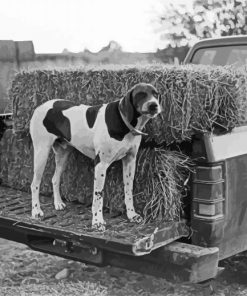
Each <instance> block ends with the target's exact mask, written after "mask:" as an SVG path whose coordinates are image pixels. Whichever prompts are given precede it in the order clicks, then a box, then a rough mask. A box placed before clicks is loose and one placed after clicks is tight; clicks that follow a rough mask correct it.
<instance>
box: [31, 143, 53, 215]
mask: <svg viewBox="0 0 247 296" xmlns="http://www.w3.org/2000/svg"><path fill="white" fill-rule="evenodd" d="M50 149H51V145H49V144H48V143H47V144H46V145H44V143H43V144H41V143H40V145H35V146H34V175H33V181H32V184H31V191H32V217H33V218H35V219H37V218H39V217H42V216H44V213H43V211H42V210H41V207H40V200H39V189H40V183H41V179H42V175H43V172H44V169H45V165H46V162H47V159H48V155H49V152H50Z"/></svg>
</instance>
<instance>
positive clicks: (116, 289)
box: [0, 239, 247, 296]
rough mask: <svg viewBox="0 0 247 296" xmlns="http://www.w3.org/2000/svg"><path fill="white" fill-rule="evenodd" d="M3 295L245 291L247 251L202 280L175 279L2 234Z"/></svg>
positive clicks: (0, 283) (122, 295)
mask: <svg viewBox="0 0 247 296" xmlns="http://www.w3.org/2000/svg"><path fill="white" fill-rule="evenodd" d="M0 258H1V261H0V295H1V296H5V295H6V296H7V295H8V296H16V295H20V296H27V295H28V296H29V295H30V296H36V295H52V296H53V295H54V296H56V295H59V296H65V295H66V296H70V295H71V296H73V295H75V296H77V295H80V296H82V295H87V296H91V295H95V296H96V295H97V296H106V295H109V296H118V295H119V296H125V295H126V296H132V295H143V296H144V295H145V296H146V295H151V296H158V295H162V296H180V295H181V296H182V295H194V296H201V295H202V296H209V295H219V296H223V295H226V296H232V295H233V296H235V295H238V296H239V295H247V253H242V254H240V255H237V256H234V257H232V258H230V259H228V260H224V261H223V262H222V265H224V267H225V270H224V272H223V273H222V274H221V275H220V276H219V277H218V278H217V279H215V280H211V281H209V282H206V283H201V284H188V283H179V284H178V283H176V284H175V283H172V282H168V281H166V280H165V279H158V278H155V277H152V276H147V275H143V274H140V273H134V272H130V271H127V270H124V269H120V268H113V267H104V268H97V267H94V266H89V265H85V264H83V263H79V262H74V261H70V260H65V259H62V258H59V257H56V256H50V255H47V254H43V253H39V252H35V251H32V250H30V249H29V248H28V247H26V246H25V245H22V244H17V243H14V242H10V241H7V240H3V239H0Z"/></svg>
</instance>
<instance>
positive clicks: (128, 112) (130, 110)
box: [119, 88, 134, 122]
mask: <svg viewBox="0 0 247 296" xmlns="http://www.w3.org/2000/svg"><path fill="white" fill-rule="evenodd" d="M132 93H133V88H131V89H130V90H129V91H128V92H127V94H126V95H125V96H124V97H123V98H122V99H121V100H120V103H119V106H120V110H121V112H122V113H123V115H124V116H125V117H126V118H127V120H128V122H131V121H132V119H133V117H134V106H133V98H132Z"/></svg>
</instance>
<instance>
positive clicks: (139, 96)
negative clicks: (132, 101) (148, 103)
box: [135, 91, 147, 100]
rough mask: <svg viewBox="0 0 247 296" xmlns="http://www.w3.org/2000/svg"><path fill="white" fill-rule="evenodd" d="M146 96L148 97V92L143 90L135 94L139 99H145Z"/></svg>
mask: <svg viewBox="0 0 247 296" xmlns="http://www.w3.org/2000/svg"><path fill="white" fill-rule="evenodd" d="M146 97H147V93H145V92H142V91H140V92H138V93H137V94H136V95H135V98H136V99H137V100H143V99H145V98H146Z"/></svg>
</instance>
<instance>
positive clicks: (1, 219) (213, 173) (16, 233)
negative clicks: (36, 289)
mask: <svg viewBox="0 0 247 296" xmlns="http://www.w3.org/2000/svg"><path fill="white" fill-rule="evenodd" d="M246 58H247V36H237V37H225V38H218V39H206V40H202V41H200V42H198V43H196V44H195V45H194V46H193V47H192V48H191V49H190V51H189V52H188V54H187V56H186V58H185V60H184V63H185V64H188V63H194V64H207V65H234V66H237V67H239V66H243V65H244V64H245V62H246ZM11 116H12V115H11V113H5V114H1V115H0V139H1V137H2V136H3V134H4V133H7V132H9V130H10V129H11ZM246 133H247V129H246V128H236V129H235V130H233V131H232V133H231V134H228V135H221V136H210V137H209V136H207V135H198V137H195V139H194V140H193V143H192V155H193V156H195V157H196V158H197V159H200V157H201V156H203V159H204V160H203V161H199V160H198V162H197V163H196V167H195V172H194V174H193V177H192V179H191V188H192V190H191V192H190V193H189V194H190V200H191V202H190V205H189V207H188V209H187V215H186V217H185V218H181V219H180V221H178V222H166V223H165V222H164V223H161V224H159V225H157V224H155V223H149V224H146V225H140V227H138V228H137V229H136V228H132V226H131V223H128V222H127V221H126V220H125V218H124V217H123V216H119V215H116V216H112V215H108V214H107V213H105V217H106V220H107V224H108V225H111V227H110V229H109V230H108V231H106V232H105V233H98V232H94V231H88V230H87V231H85V227H87V225H89V223H90V208H88V207H87V206H86V205H84V204H80V203H78V202H70V203H67V208H66V210H65V211H63V212H59V213H58V212H55V211H54V210H52V208H53V207H52V202H51V199H50V198H48V197H45V196H43V197H42V204H43V205H42V207H43V208H45V211H46V213H47V212H48V214H47V215H46V217H45V219H43V220H42V221H34V220H32V219H31V218H30V212H31V197H30V194H29V193H26V192H22V191H18V190H14V189H12V188H8V187H4V186H1V185H0V237H2V238H5V239H8V240H13V241H16V242H19V243H23V244H26V245H28V246H29V247H30V248H32V249H34V250H37V251H40V252H45V253H49V254H53V255H57V256H61V257H64V258H69V259H73V260H77V261H81V262H85V263H88V264H93V265H97V266H105V265H111V266H118V267H122V268H126V269H129V270H134V271H138V272H143V273H148V274H152V275H155V276H159V277H166V278H167V279H172V280H174V279H175V280H180V281H190V282H201V281H205V280H207V279H210V278H213V277H215V276H216V275H217V273H218V271H219V270H220V268H219V262H220V260H222V259H224V258H227V257H230V256H232V255H234V254H237V253H239V252H242V251H244V250H247V228H246V224H247V214H246V210H247V201H246V196H245V191H246V184H247V182H246V173H245V174H243V172H245V171H247V148H246V147H247V143H245V142H246V140H245V139H247V134H246ZM228 143H233V145H228ZM234 143H235V145H234ZM222 147H225V148H224V149H222ZM0 153H1V152H0ZM0 165H1V163H0ZM0 178H1V176H0ZM0 182H1V179H0ZM189 230H192V231H189Z"/></svg>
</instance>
